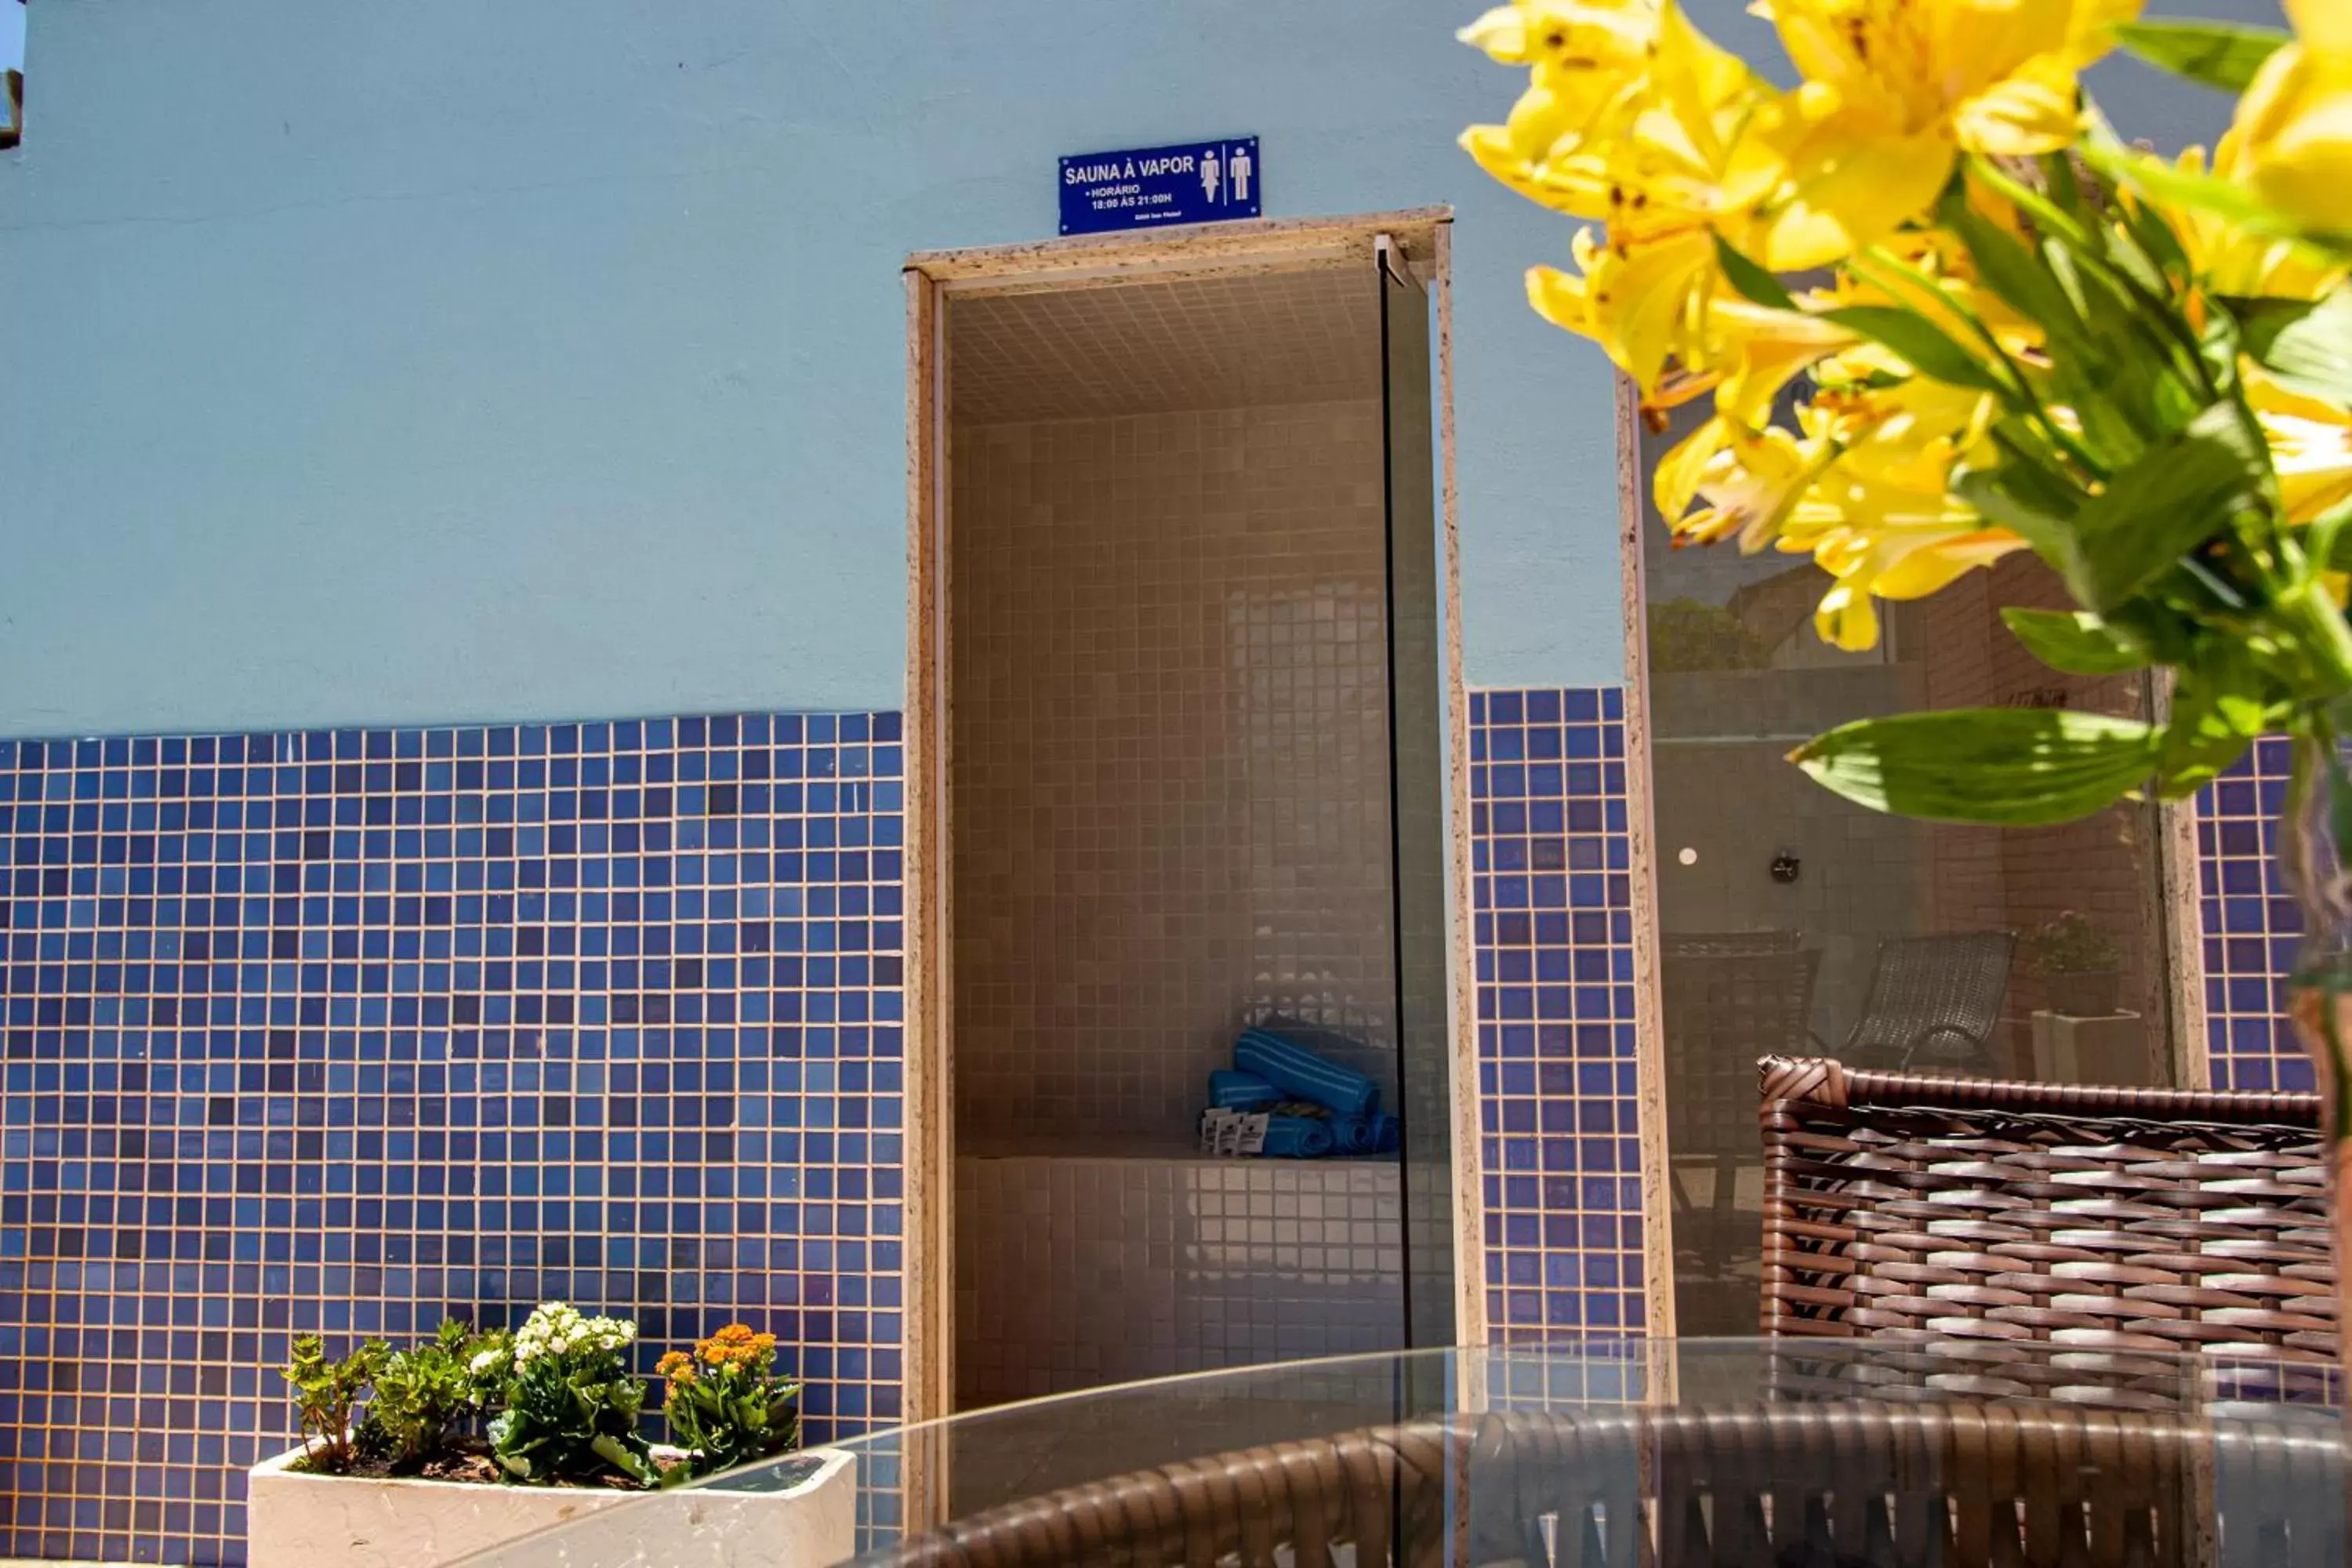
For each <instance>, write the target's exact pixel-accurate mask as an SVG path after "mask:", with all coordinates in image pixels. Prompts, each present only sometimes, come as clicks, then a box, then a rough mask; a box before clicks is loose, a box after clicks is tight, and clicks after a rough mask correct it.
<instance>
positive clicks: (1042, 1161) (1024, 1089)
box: [949, 270, 1402, 1405]
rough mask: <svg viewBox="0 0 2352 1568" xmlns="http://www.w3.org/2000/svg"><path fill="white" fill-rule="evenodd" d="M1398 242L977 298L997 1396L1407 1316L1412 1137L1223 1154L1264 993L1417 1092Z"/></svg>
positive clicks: (974, 950)
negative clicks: (1395, 317)
mask: <svg viewBox="0 0 2352 1568" xmlns="http://www.w3.org/2000/svg"><path fill="white" fill-rule="evenodd" d="M1375 307H1376V299H1375V297H1374V295H1373V292H1372V280H1371V279H1370V276H1369V275H1368V274H1366V273H1364V272H1363V271H1361V270H1357V271H1352V272H1349V273H1347V274H1344V275H1341V274H1335V273H1331V272H1318V271H1307V272H1297V273H1288V274H1281V273H1276V274H1255V275H1251V276H1248V277H1246V278H1240V279H1207V280H1201V281H1193V282H1183V283H1153V284H1146V285H1129V286H1124V287H1118V288H1110V289H1089V290H1082V291H1080V290H1064V291H1056V292H1054V293H1033V294H1016V295H1011V296H1003V297H992V298H982V299H977V300H957V301H955V302H954V303H953V305H952V306H951V308H950V316H949V333H950V339H949V341H950V351H949V356H950V357H949V363H950V385H951V387H952V388H953V393H952V396H953V404H952V408H953V416H954V417H953V426H952V432H951V437H950V443H951V444H950V474H951V479H950V520H951V521H950V562H951V564H950V582H951V584H952V587H951V595H952V610H951V614H950V639H951V656H950V710H951V713H952V733H951V738H950V748H951V754H952V762H951V783H950V789H951V791H952V807H951V811H952V822H953V850H952V860H953V864H952V872H951V876H952V883H953V900H954V902H953V915H952V921H953V929H954V937H953V942H954V973H953V980H952V985H953V990H954V1003H953V1016H954V1037H953V1047H952V1048H953V1053H954V1058H955V1064H956V1066H955V1071H956V1098H957V1104H956V1136H957V1142H958V1149H959V1173H958V1197H959V1202H958V1205H957V1241H956V1251H957V1302H956V1304H957V1313H958V1323H959V1328H958V1343H957V1352H958V1353H957V1364H958V1367H959V1373H958V1382H959V1390H958V1394H959V1400H960V1402H961V1403H962V1404H964V1405H977V1404H983V1403H990V1402H993V1401H995V1400H999V1399H1003V1398H1006V1397H1012V1396H1016V1395H1021V1394H1039V1393H1045V1392H1049V1391H1053V1390H1057V1389H1062V1388H1069V1387H1076V1386H1080V1385H1083V1384H1092V1383H1098V1382H1102V1381H1106V1380H1109V1379H1116V1378H1121V1377H1133V1376H1139V1375H1145V1374H1148V1373H1166V1372H1175V1371H1181V1370H1190V1369H1194V1368H1200V1367H1208V1366H1218V1365H1224V1364H1229V1363H1239V1362H1249V1361H1263V1360H1268V1359H1272V1358H1275V1357H1279V1356H1286V1355H1297V1354H1308V1353H1327V1352H1342V1351H1349V1350H1361V1349H1373V1348H1380V1347H1382V1346H1385V1345H1388V1344H1392V1343H1394V1342H1397V1340H1398V1336H1399V1334H1400V1332H1401V1316H1402V1300H1401V1275H1402V1263H1401V1259H1400V1256H1399V1247H1400V1246H1401V1242H1402V1237H1401V1226H1400V1215H1401V1198H1400V1188H1399V1182H1398V1174H1397V1166H1396V1165H1395V1163H1393V1162H1392V1161H1378V1162H1369V1161H1368V1162H1352V1163H1290V1162H1265V1161H1261V1162H1251V1163H1246V1164H1238V1165H1237V1164H1234V1163H1224V1162H1207V1161H1202V1160H1201V1159H1199V1158H1198V1157H1197V1156H1195V1155H1194V1154H1193V1153H1192V1141H1193V1126H1194V1120H1195V1117H1196V1116H1197V1114H1198V1111H1199V1110H1200V1107H1201V1103H1202V1090H1203V1084H1204V1081H1205V1079H1206V1078H1207V1076H1208V1074H1209V1072H1210V1071H1211V1070H1212V1069H1213V1068H1217V1067H1220V1066H1223V1065H1225V1064H1226V1061H1227V1058H1228V1054H1229V1052H1230V1050H1231V1048H1232V1044H1233V1039H1234V1034H1235V1033H1236V1031H1237V1030H1238V1029H1239V1028H1240V1027H1241V1026H1243V1025H1244V1024H1245V1023H1249V1022H1254V1021H1256V1020H1259V1019H1262V1018H1265V1017H1266V1016H1269V1015H1274V1016H1285V1017H1288V1018H1292V1019H1296V1020H1298V1021H1301V1022H1303V1023H1306V1024H1309V1025H1313V1026H1318V1028H1320V1029H1322V1030H1325V1031H1328V1038H1329V1039H1331V1040H1333V1041H1345V1042H1347V1043H1345V1044H1335V1045H1334V1046H1333V1047H1332V1054H1334V1055H1335V1056H1338V1057H1339V1058H1341V1059H1344V1060H1346V1061H1347V1062H1348V1063H1349V1065H1350V1066H1354V1067H1357V1068H1360V1069H1362V1070H1364V1071H1366V1072H1368V1073H1370V1075H1371V1076H1372V1077H1373V1078H1374V1079H1376V1080H1377V1081H1379V1082H1381V1085H1382V1087H1383V1098H1384V1100H1385V1102H1386V1103H1388V1104H1391V1105H1393V1104H1394V1102H1395V1098H1396V1087H1397V1071H1396V1049H1395V1042H1394V1032H1393V1025H1392V1019H1393V1016H1394V1012H1395V1005H1396V984H1395V966H1394V957H1393V944H1392V936H1391V889H1390V879H1391V844H1390V803H1389V790H1390V772H1389V751H1388V685H1387V658H1388V653H1387V641H1386V619H1385V614H1386V612H1385V605H1386V595H1387V590H1386V584H1385V575H1384V533H1383V525H1384V512H1383V505H1382V486H1381V404H1380V401H1379V393H1380V384H1379V379H1378V376H1379V362H1378V349H1379V335H1378V321H1377V320H1376V318H1375V316H1374V309H1375Z"/></svg>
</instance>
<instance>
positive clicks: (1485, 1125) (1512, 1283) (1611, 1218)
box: [1470, 687, 1647, 1338]
mask: <svg viewBox="0 0 2352 1568" xmlns="http://www.w3.org/2000/svg"><path fill="white" fill-rule="evenodd" d="M1470 794H1471V807H1470V809H1471V832H1472V844H1471V853H1472V871H1473V883H1474V886H1473V889H1472V898H1473V904H1474V910H1473V918H1474V920H1475V930H1476V947H1477V965H1478V973H1477V995H1478V1091H1479V1127H1480V1139H1479V1170H1480V1172H1481V1177H1482V1180H1483V1182H1484V1184H1485V1204H1486V1208H1485V1215H1486V1292H1487V1319H1488V1321H1489V1322H1490V1323H1491V1324H1492V1325H1493V1328H1494V1331H1495V1332H1496V1336H1497V1337H1498V1338H1500V1337H1507V1336H1510V1335H1515V1334H1528V1333H1541V1332H1552V1331H1561V1332H1566V1331H1598V1332H1609V1331H1640V1330H1641V1329H1642V1327H1643V1324H1644V1323H1645V1321H1647V1320H1646V1313H1645V1309H1644V1300H1643V1287H1644V1281H1643V1277H1642V1268H1643V1251H1642V1190H1641V1155H1640V1148H1641V1128H1640V1126H1639V1125H1638V1123H1637V1121H1636V1120H1635V1110H1636V1104H1637V1101H1636V1091H1635V1087H1634V1072H1635V1068H1634V1049H1635V1045H1634V1040H1635V1030H1634V1017H1633V893H1632V880H1631V876H1630V873H1629V870H1628V867H1629V864H1630V861H1631V858H1632V839H1631V837H1630V835H1629V834H1628V832H1627V825H1626V798H1625V710H1624V693H1623V692H1622V690H1621V689H1616V688H1613V687H1611V688H1599V689H1593V688H1580V689H1568V690H1524V691H1484V692H1474V693H1472V694H1471V698H1470Z"/></svg>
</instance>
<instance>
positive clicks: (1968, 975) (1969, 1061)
mask: <svg viewBox="0 0 2352 1568" xmlns="http://www.w3.org/2000/svg"><path fill="white" fill-rule="evenodd" d="M2016 948H2017V938H2016V937H2015V936H2013V935H2012V934H2011V933H2010V932H2008V931H1957V932H1952V933H1949V934H1946V935H1940V936H1905V937H1889V938H1887V939H1886V940H1885V941H1884V942H1880V943H1879V944H1878V961H1877V963H1876V964H1875V965H1874V967H1873V968H1872V970H1871V974H1870V994H1869V995H1868V997H1867V998H1866V999H1865V1000H1864V1003H1863V1005H1862V1016H1861V1018H1860V1019H1858V1020H1857V1021H1856V1022H1855V1024H1854V1026H1853V1028H1852V1029H1851V1030H1849V1031H1847V1034H1846V1037H1845V1043H1844V1045H1843V1047H1840V1049H1839V1052H1838V1054H1839V1055H1840V1056H1841V1057H1843V1058H1845V1059H1847V1060H1849V1061H1853V1062H1856V1063H1859V1064H1861V1065H1863V1066H1864V1067H1872V1068H1895V1069H1900V1070H1904V1071H1910V1070H1914V1069H1916V1070H1924V1071H1942V1072H1974V1073H1986V1072H1990V1071H1991V1070H1993V1069H1994V1068H1995V1066H1996V1064H1995V1061H1994V1059H1993V1048H1992V1038H1993V1031H1994V1030H1995V1029H1997V1028H1998V1027H2000V1004H2001V999H2002V997H2004V996H2006V995H2007V994H2008V993H2009V961H2010V956H2011V953H2012V952H2015V951H2016Z"/></svg>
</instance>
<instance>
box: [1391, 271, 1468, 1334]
mask: <svg viewBox="0 0 2352 1568" xmlns="http://www.w3.org/2000/svg"><path fill="white" fill-rule="evenodd" d="M1430 259H1431V258H1427V257H1412V256H1408V255H1407V254H1406V253H1405V252H1404V250H1403V249H1402V247H1400V246H1399V245H1397V244H1396V243H1395V242H1394V241H1393V240H1392V239H1391V237H1389V236H1387V235H1382V236H1381V237H1380V238H1379V241H1378V245H1377V257H1376V261H1377V265H1378V269H1379V279H1378V282H1379V288H1380V321H1381V369H1382V376H1381V418H1382V437H1383V452H1382V462H1381V478H1382V486H1383V491H1384V499H1385V508H1386V520H1387V573H1388V617H1387V619H1388V658H1389V748H1390V766H1391V774H1390V776H1391V795H1390V805H1391V811H1390V820H1391V837H1392V840H1393V854H1394V863H1393V867H1392V869H1391V879H1390V887H1391V921H1392V930H1393V932H1394V942H1395V960H1396V1017H1397V1051H1398V1061H1397V1083H1398V1100H1399V1104H1398V1114H1399V1117H1400V1120H1401V1121H1402V1124H1403V1142H1404V1150H1403V1154H1404V1161H1403V1170H1402V1204H1403V1221H1404V1228H1405V1248H1404V1256H1405V1289H1404V1300H1405V1324H1404V1329H1405V1337H1406V1342H1407V1343H1409V1344H1412V1345H1447V1344H1452V1343H1453V1342H1454V1338H1455V1328H1454V1188H1453V1119H1452V1116H1451V1113H1450V1105H1451V1078H1452V1075H1451V1070H1450V1066H1451V1057H1452V1049H1451V1041H1450V1038H1449V1036H1450V1029H1449V1016H1448V1014H1449V1008H1448V994H1447V963H1446V953H1447V946H1448V940H1447V921H1446V889H1445V795H1444V777H1445V759H1444V736H1445V725H1444V683H1443V681H1442V680H1441V679H1440V670H1439V665H1440V658H1441V648H1442V642H1441V638H1440V637H1439V627H1438V604H1439V595H1438V591H1437V587H1438V565H1437V562H1438V555H1437V543H1438V541H1437V533H1438V514H1437V502H1436V486H1435V468H1434V464H1433V458H1432V453H1433V450H1434V446H1435V443H1434V441H1433V431H1432V418H1431V384H1430V370H1431V355H1430V343H1429V278H1430Z"/></svg>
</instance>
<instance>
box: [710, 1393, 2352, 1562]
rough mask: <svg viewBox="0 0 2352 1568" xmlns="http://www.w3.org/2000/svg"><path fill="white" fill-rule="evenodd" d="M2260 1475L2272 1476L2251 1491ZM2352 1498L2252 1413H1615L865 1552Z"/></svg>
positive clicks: (1595, 1538) (1901, 1517)
mask: <svg viewBox="0 0 2352 1568" xmlns="http://www.w3.org/2000/svg"><path fill="white" fill-rule="evenodd" d="M1499 1402H1500V1398H1499V1396H1498V1403H1499ZM2298 1437H2300V1440H2297V1439H2298ZM2217 1474H2219V1475H2220V1476H2221V1477H2223V1478H2224V1484H2221V1485H2219V1486H2217V1485H2215V1484H2214V1482H2213V1479H2212V1478H2213V1477H2214V1476H2216V1475H2217ZM2241 1475H2243V1476H2248V1477H2251V1478H2252V1481H2253V1483H2254V1484H2242V1483H2241V1484H2235V1485H2231V1484H2228V1482H2229V1479H2231V1478H2234V1477H2237V1476H2241ZM688 1495H691V1494H688ZM2342 1498H2343V1461H2342V1458H2341V1451H2340V1449H2339V1448H2337V1447H2336V1445H2334V1444H2333V1443H2329V1442H2326V1441H2325V1440H2322V1439H2315V1438H2312V1437H2310V1436H2302V1435H2301V1434H2299V1433H2295V1432H2293V1431H2287V1430H2282V1431H2266V1430H2263V1429H2260V1428H2258V1427H2256V1426H2253V1424H2251V1423H2242V1424H2239V1425H2237V1426H2232V1427H2231V1428H2230V1429H2228V1430H2225V1431H2220V1432H2217V1431H2216V1430H2215V1429H2214V1428H2213V1427H2212V1426H2210V1425H2209V1424H2208V1423H2207V1422H2205V1421H2203V1420H2201V1419H2200V1418H2199V1417H2197V1416H2196V1415H2189V1414H2184V1413H2182V1412H2179V1411H2116V1410H2085V1409H2075V1408H2069V1407H2067V1406H2065V1405H2060V1404H2056V1403H2052V1404H2049V1405H2037V1406H2035V1407H2032V1409H2030V1410H2024V1411H2021V1409H2020V1408H2019V1407H2017V1406H2014V1405H2010V1406H2003V1405H1998V1404H1994V1403H1990V1402H1979V1401H1970V1400H1966V1399H1957V1398H1956V1399H1951V1400H1948V1401H1933V1402H1926V1403H1916V1404H1895V1403H1884V1402H1866V1401H1853V1402H1836V1403H1822V1404H1816V1403H1808V1402H1804V1401H1801V1400H1794V1401H1788V1402H1771V1401H1768V1402H1758V1403H1746V1404H1738V1405H1724V1406H1721V1407H1719V1408H1704V1407H1701V1408H1688V1407H1685V1408H1675V1409H1655V1408H1644V1407H1641V1406H1632V1405H1627V1406H1618V1407H1615V1408H1610V1407H1607V1406H1598V1405H1596V1406H1588V1407H1584V1408H1580V1409H1570V1410H1564V1411H1551V1410H1542V1409H1535V1410H1496V1411H1491V1412H1488V1413H1485V1414H1478V1415H1453V1416H1443V1417H1435V1418H1431V1419H1424V1420H1419V1421H1411V1422H1404V1423H1401V1424H1397V1425H1391V1426H1378V1427H1369V1428H1365V1429H1361V1430H1359V1431H1353V1432H1341V1433H1335V1434H1333V1435H1332V1436H1327V1437H1316V1438H1308V1439H1305V1440H1299V1441H1288V1442H1277V1443H1269V1444H1266V1445H1264V1446H1262V1447H1251V1448H1246V1449H1235V1450H1232V1451H1229V1452H1225V1453H1220V1454H1205V1455H1202V1456H1201V1457H1200V1458H1194V1459H1189V1460H1185V1461H1181V1462H1179V1463H1176V1464H1171V1465H1163V1466H1161V1467H1160V1468H1156V1469H1150V1470H1139V1471H1134V1472H1131V1473H1129V1474H1126V1475H1120V1476H1114V1477H1111V1478H1108V1479H1103V1480H1099V1481H1093V1482H1089V1483H1087V1484H1086V1485H1083V1486H1076V1487H1071V1488H1068V1489H1064V1490H1060V1491H1054V1492H1047V1493H1045V1494H1043V1495H1040V1496H1036V1497H1031V1498H1026V1499H1024V1500H1020V1501H1017V1502H1013V1503H1008V1504H1006V1505H1004V1506H1003V1507H1001V1508H996V1509H992V1510H988V1511H986V1512H982V1513H977V1514H972V1515H970V1516H968V1517H966V1518H963V1519H959V1520H956V1521H951V1522H949V1523H947V1524H944V1525H942V1526H940V1527H939V1528H938V1529H936V1530H934V1531H929V1533H925V1534H919V1535H914V1536H910V1537H908V1539H906V1540H904V1541H901V1542H898V1543H897V1544H896V1545H891V1546H886V1547H884V1548H882V1549H881V1550H878V1551H877V1552H872V1553H871V1554H869V1555H867V1556H865V1557H861V1558H859V1559H857V1560H856V1562H857V1563H859V1564H864V1565H866V1568H1066V1565H1070V1564H1085V1565H1088V1568H1092V1565H1096V1564H1100V1565H1103V1568H1111V1565H1114V1564H1115V1565H1117V1568H1139V1565H1142V1564H1151V1563H1198V1564H1212V1563H1239V1564H1241V1565H1242V1568H1275V1565H1276V1564H1277V1563H1288V1564H1293V1565H1295V1568H1331V1565H1332V1564H1334V1563H1347V1562H1350V1561H1352V1562H1353V1563H1357V1564H1359V1565H1361V1568H1370V1565H1372V1564H1381V1565H1386V1564H1391V1563H1394V1564H1399V1565H1401V1568H1402V1565H1411V1568H1439V1565H1441V1564H1444V1563H1462V1564H1465V1565H1469V1568H1527V1565H1528V1564H1530V1563H1548V1564H1553V1565H1555V1568H1637V1565H1639V1564H1646V1563H1655V1564H1658V1565H1659V1568H1698V1565H1705V1568H1789V1565H1790V1564H1822V1565H1824V1568H1827V1565H1830V1564H1845V1563H1853V1564H1857V1565H1859V1564H1865V1563H1869V1564H1877V1563H1885V1564H1890V1565H1893V1564H1902V1565H1903V1568H1926V1565H1927V1564H1931V1563H1952V1564H1956V1565H1958V1564H1968V1565H1971V1568H1973V1565H1976V1564H1984V1563H1996V1564H1998V1563H2017V1564H2024V1563H2034V1564H2050V1563H2063V1564H2066V1565H2068V1568H2189V1565H2190V1564H2193V1563H2202V1562H2208V1561H2213V1560H2215V1559H2214V1558H2213V1557H2212V1556H2210V1555H2209V1554H2208V1552H2207V1548H2208V1546H2209V1544H2210V1542H2209V1540H2208V1539H2205V1538H2210V1537H2221V1538H2223V1539H2226V1540H2228V1541H2230V1542H2233V1543H2234V1542H2255V1543H2259V1544H2260V1545H2261V1546H2262V1547H2263V1548H2264V1549H2265V1550H2264V1551H2263V1552H2260V1553H2257V1552H2255V1551H2253V1550H2252V1547H2249V1548H2248V1549H2247V1550H2246V1551H2245V1552H2244V1553H2243V1555H2242V1558H2241V1557H2239V1556H2236V1555H2233V1556H2231V1558H2230V1559H2229V1561H2230V1562H2231V1563H2236V1562H2239V1561H2243V1562H2245V1563H2263V1564H2264V1565H2265V1568H2268V1565H2270V1564H2273V1563H2274V1564H2277V1565H2279V1568H2301V1565H2303V1564H2311V1565H2313V1568H2319V1565H2323V1564H2329V1563H2338V1562H2340V1561H2342V1558H2341V1552H2342V1548H2343V1545H2344V1505H2343V1501H2342ZM2290 1542H2292V1543H2293V1547H2294V1550H2292V1551H2290V1550H2289V1549H2288V1548H2289V1543H2290Z"/></svg>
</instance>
